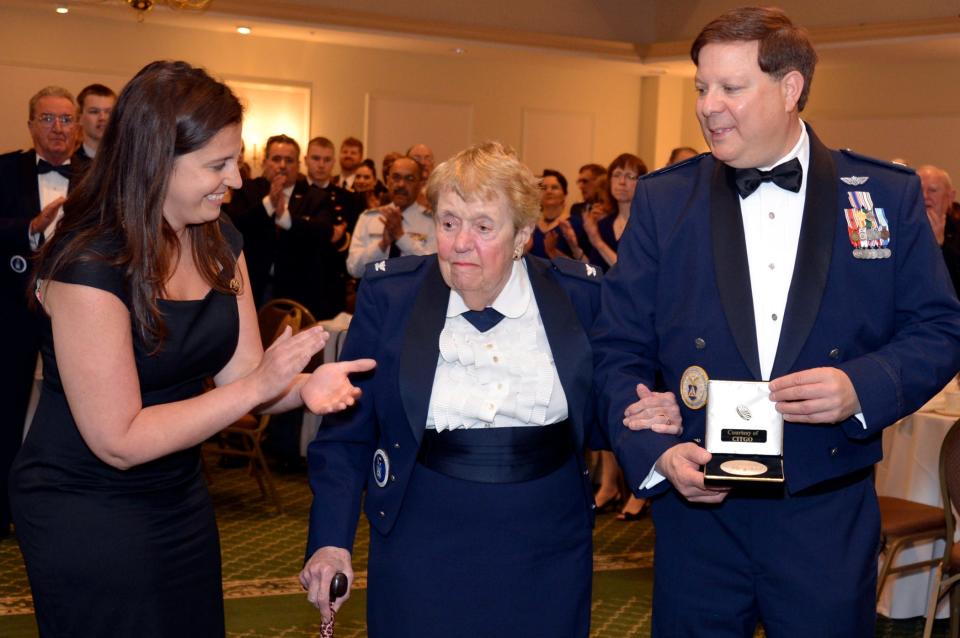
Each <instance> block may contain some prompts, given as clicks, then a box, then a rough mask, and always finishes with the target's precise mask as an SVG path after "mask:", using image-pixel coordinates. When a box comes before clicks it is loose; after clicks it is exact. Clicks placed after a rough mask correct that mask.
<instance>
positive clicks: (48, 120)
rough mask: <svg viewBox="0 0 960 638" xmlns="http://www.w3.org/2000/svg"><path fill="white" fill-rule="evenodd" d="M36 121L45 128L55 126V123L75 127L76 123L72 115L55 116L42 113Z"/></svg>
mask: <svg viewBox="0 0 960 638" xmlns="http://www.w3.org/2000/svg"><path fill="white" fill-rule="evenodd" d="M36 119H37V121H38V122H40V124H42V125H43V126H53V123H54V122H60V126H65V127H66V126H73V123H74V122H75V121H76V119H75V118H74V117H73V116H72V115H54V114H53V113H41V114H40V115H38V116H37V118H36Z"/></svg>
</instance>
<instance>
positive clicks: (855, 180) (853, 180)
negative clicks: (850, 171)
mask: <svg viewBox="0 0 960 638" xmlns="http://www.w3.org/2000/svg"><path fill="white" fill-rule="evenodd" d="M868 179H870V178H869V177H857V176H856V175H851V176H850V177H841V178H840V181H841V182H843V183H844V184H846V185H847V186H860V185H861V184H866V183H867V180H868Z"/></svg>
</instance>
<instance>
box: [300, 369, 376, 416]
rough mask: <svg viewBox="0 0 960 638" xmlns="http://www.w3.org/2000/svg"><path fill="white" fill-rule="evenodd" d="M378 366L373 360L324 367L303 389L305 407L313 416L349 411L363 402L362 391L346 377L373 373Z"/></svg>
mask: <svg viewBox="0 0 960 638" xmlns="http://www.w3.org/2000/svg"><path fill="white" fill-rule="evenodd" d="M304 365H306V364H304ZM376 365H377V362H376V361H374V360H373V359H356V360H354V361H338V362H337V363H325V364H323V365H322V366H320V367H319V368H317V369H316V370H314V371H313V373H312V374H311V375H310V378H309V379H307V381H306V383H304V384H303V387H301V388H300V397H301V398H302V399H303V404H304V405H305V406H306V407H307V408H308V409H309V410H310V411H311V412H313V413H314V414H330V413H331V412H339V411H340V410H345V409H347V408H348V407H350V406H352V405H353V404H354V403H356V401H357V399H358V398H360V388H358V387H356V386H354V385H353V384H352V383H350V378H349V377H348V376H347V375H350V374H352V373H354V372H366V371H368V370H372V369H373V368H374V367H375V366H376Z"/></svg>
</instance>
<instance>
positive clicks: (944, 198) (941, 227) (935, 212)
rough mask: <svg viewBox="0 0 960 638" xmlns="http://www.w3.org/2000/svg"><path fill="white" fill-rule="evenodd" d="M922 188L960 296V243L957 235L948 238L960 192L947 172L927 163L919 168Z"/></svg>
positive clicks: (929, 214)
mask: <svg viewBox="0 0 960 638" xmlns="http://www.w3.org/2000/svg"><path fill="white" fill-rule="evenodd" d="M917 175H919V176H920V186H921V188H922V189H923V206H924V208H926V210H927V219H929V220H930V227H931V228H932V229H933V237H934V239H936V240H937V244H938V245H939V246H940V250H941V251H942V252H943V261H944V262H945V263H946V264H947V271H949V273H950V279H951V280H953V287H954V289H955V290H956V291H957V292H958V294H960V241H958V238H957V236H955V235H952V236H947V233H946V226H947V216H948V215H949V214H950V209H951V208H952V207H953V200H954V199H956V197H957V191H956V190H954V188H953V182H952V181H951V180H950V175H949V174H948V173H947V171H945V170H943V169H942V168H940V167H938V166H933V165H931V164H925V165H923V166H921V167H919V168H918V169H917Z"/></svg>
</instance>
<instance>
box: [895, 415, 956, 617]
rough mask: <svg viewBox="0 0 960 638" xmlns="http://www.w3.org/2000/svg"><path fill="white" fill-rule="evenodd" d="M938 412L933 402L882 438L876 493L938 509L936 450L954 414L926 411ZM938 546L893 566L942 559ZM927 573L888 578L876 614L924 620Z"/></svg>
mask: <svg viewBox="0 0 960 638" xmlns="http://www.w3.org/2000/svg"><path fill="white" fill-rule="evenodd" d="M931 407H942V400H940V399H934V400H933V401H931V402H930V403H929V404H927V406H924V409H921V410H920V411H919V412H917V413H916V414H912V415H910V416H908V417H906V418H904V419H902V420H900V422H899V423H896V424H895V425H892V426H890V427H889V428H887V429H886V431H884V433H883V461H881V462H880V463H879V464H878V465H877V473H876V485H877V494H879V495H882V496H896V497H898V498H903V499H907V500H910V501H915V502H917V503H924V504H926V505H934V506H936V507H941V506H942V505H943V502H942V501H941V499H940V468H939V464H940V446H941V444H942V443H943V439H944V437H945V436H946V435H947V430H949V429H950V426H951V425H953V424H954V422H955V421H956V420H957V418H958V417H957V415H952V416H951V415H946V414H942V413H940V412H936V411H933V410H931V409H930V408H931ZM943 545H944V544H943V541H937V542H936V543H924V544H922V545H915V546H914V547H912V548H909V547H908V548H907V549H904V550H903V551H902V552H901V553H900V555H899V557H898V559H897V563H898V564H899V563H901V562H913V561H916V560H925V559H929V558H933V557H934V556H942V555H943ZM933 584H934V582H933V571H932V570H923V569H921V570H918V571H914V572H907V573H906V574H894V575H893V576H890V577H889V578H888V579H887V584H886V586H885V587H884V589H883V596H882V597H881V598H880V601H879V603H878V604H877V611H878V612H879V613H880V614H882V615H884V616H887V617H889V618H913V617H916V616H924V615H925V614H926V608H927V596H928V595H929V592H930V587H931V586H933ZM948 602H949V597H948V598H945V599H943V600H941V604H940V606H939V607H938V608H937V618H946V617H947V616H948V615H949V606H948Z"/></svg>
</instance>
